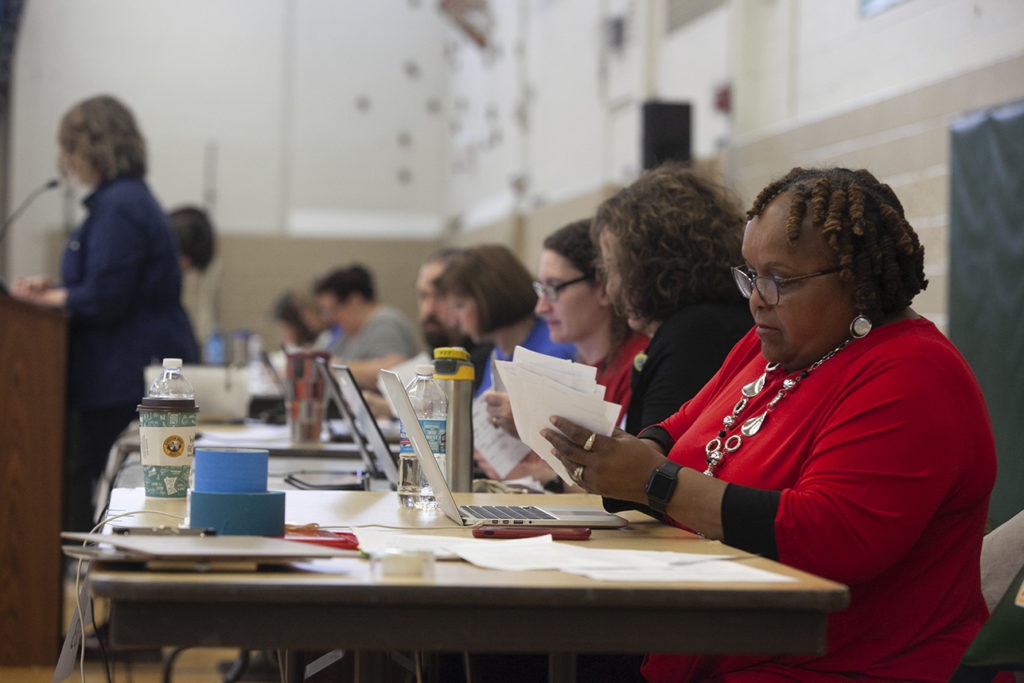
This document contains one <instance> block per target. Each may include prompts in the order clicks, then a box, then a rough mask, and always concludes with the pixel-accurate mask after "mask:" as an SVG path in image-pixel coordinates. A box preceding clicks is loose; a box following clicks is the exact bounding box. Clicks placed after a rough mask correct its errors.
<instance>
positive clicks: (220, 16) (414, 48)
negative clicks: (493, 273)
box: [5, 0, 1024, 277]
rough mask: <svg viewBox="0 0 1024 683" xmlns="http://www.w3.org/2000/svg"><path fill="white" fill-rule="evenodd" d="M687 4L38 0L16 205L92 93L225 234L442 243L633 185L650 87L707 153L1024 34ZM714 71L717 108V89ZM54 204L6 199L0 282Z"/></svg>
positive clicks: (156, 177)
mask: <svg viewBox="0 0 1024 683" xmlns="http://www.w3.org/2000/svg"><path fill="white" fill-rule="evenodd" d="M680 1H686V0H493V1H492V2H491V3H490V9H491V13H492V18H493V25H492V27H491V31H490V47H489V48H488V49H487V50H481V49H479V48H478V47H476V46H475V45H474V44H472V43H471V42H470V41H469V40H468V38H466V37H465V35H464V34H462V33H460V32H459V31H458V30H456V29H455V28H454V25H453V23H452V22H451V21H450V20H449V19H448V18H446V17H442V16H441V14H440V13H439V11H438V9H437V3H436V2H434V1H433V0H373V1H371V2H367V1H365V0H146V1H145V2H138V0H32V2H28V3H26V4H25V10H24V13H23V17H22V25H21V30H20V35H19V37H18V45H17V51H16V55H15V64H14V84H13V92H12V102H13V105H12V106H13V109H12V118H11V137H12V149H11V159H10V166H9V177H10V188H9V195H8V204H9V206H13V205H15V204H16V203H17V202H18V201H20V199H21V198H23V197H25V196H26V195H27V194H28V193H29V192H30V191H31V189H32V188H34V187H36V186H37V185H38V184H40V183H41V182H43V181H44V180H45V179H47V178H49V177H52V175H53V174H54V162H55V157H56V144H55V131H56V128H57V124H58V121H59V117H60V116H61V114H62V113H63V112H64V111H65V110H66V109H67V107H68V106H70V105H71V104H73V103H74V102H75V101H77V100H78V99H80V98H82V97H86V96H90V95H93V94H96V93H99V92H110V93H112V94H114V95H116V96H118V97H121V98H123V99H124V100H125V101H126V102H127V103H128V104H129V105H130V106H132V107H133V109H134V110H135V112H136V114H137V116H138V118H139V121H140V124H141V126H142V129H143V131H144V133H145V134H146V136H147V138H148V141H149V145H150V151H151V175H150V180H151V183H152V185H153V187H154V189H155V191H156V192H157V194H158V196H159V197H160V199H161V200H162V201H163V203H164V204H165V206H168V207H170V206H173V205H175V204H178V203H182V202H203V201H204V200H211V201H213V202H214V203H215V209H216V210H215V214H214V215H215V219H216V221H217V224H218V227H220V228H221V229H222V230H224V231H226V232H235V233H244V234H283V235H291V234H296V235H302V234H306V235H339V236H342V237H362V236H366V235H367V234H368V233H370V234H372V236H374V237H380V236H389V235H394V236H416V235H425V236H431V237H436V236H437V235H439V234H441V231H442V228H443V226H444V225H445V223H446V222H447V221H449V220H450V219H458V220H459V222H461V224H462V226H463V227H464V228H465V229H472V228H473V227H474V226H477V225H486V224H487V223H489V222H496V221H501V220H503V219H505V218H507V217H508V216H509V215H511V214H513V213H514V212H516V211H531V210H533V209H535V208H537V207H539V206H543V205H545V204H547V205H550V204H552V203H558V202H565V201H567V200H570V199H571V198H572V197H574V196H582V195H585V194H587V193H593V192H594V191H596V190H600V189H601V188H602V187H604V186H606V185H608V184H615V183H626V182H629V181H630V180H632V179H633V178H634V177H635V176H636V174H637V173H638V172H639V140H640V128H639V117H638V110H639V106H640V104H641V103H642V102H643V101H644V100H645V99H648V98H651V97H657V98H661V99H667V100H677V99H678V100H689V101H691V102H692V103H693V105H694V112H693V117H694V119H693V120H694V130H693V134H694V135H693V149H694V152H695V154H696V156H697V157H698V158H706V157H709V156H712V155H714V154H715V153H716V152H717V150H718V149H719V145H720V144H721V142H722V141H723V139H725V140H727V141H729V143H730V144H736V143H737V142H739V143H746V142H749V141H750V140H751V139H757V138H758V136H762V135H768V134H771V133H772V132H778V131H779V130H787V129H791V128H794V127H797V126H800V125H803V124H805V123H807V122H808V121H814V120H821V119H822V118H824V117H826V116H829V115H835V114H836V113H839V112H842V111H845V110H848V109H852V108H854V107H858V106H863V105H864V104H865V103H868V102H872V101H878V100H882V99H885V98H887V97H891V96H892V95H893V94H894V93H898V92H901V91H905V90H907V89H912V88H917V87H921V86H922V85H923V84H927V83H931V82H936V81H939V80H941V79H943V78H947V77H949V76H950V75H953V74H956V73H961V72H966V71H967V70H969V69H975V68H979V67H982V66H985V65H986V64H992V63H995V62H997V61H999V60H1001V59H1005V58H1006V57H1008V56H1013V55H1018V54H1020V53H1021V51H1022V50H1024V41H1022V40H1021V38H1020V36H1022V35H1024V2H1020V0H905V2H902V3H899V4H897V5H895V6H894V7H892V8H889V9H887V10H885V11H883V12H882V13H880V14H878V15H876V16H874V17H871V18H862V17H861V16H860V14H859V12H858V8H859V3H858V0H827V1H824V2H819V1H811V0H731V2H728V3H727V4H726V5H724V7H723V8H719V9H717V10H713V11H711V12H708V13H706V14H704V15H702V16H699V17H698V18H697V19H695V20H693V21H691V22H690V23H688V24H685V25H683V26H682V27H680V28H678V29H677V30H675V31H673V32H672V33H670V34H665V33H664V31H663V26H664V18H663V15H664V12H665V9H666V5H667V3H669V2H680ZM616 16H621V17H624V18H625V20H626V41H625V44H624V45H623V46H622V48H621V49H618V50H612V49H611V48H610V47H609V46H608V44H607V39H606V37H605V23H606V21H607V20H608V19H609V18H611V17H616ZM410 63H415V64H416V70H415V74H413V75H410V72H409V68H408V67H407V64H410ZM725 83H729V84H731V86H732V92H733V114H732V116H731V117H725V116H723V115H721V114H720V113H718V112H716V111H715V110H714V108H713V102H712V99H711V98H712V95H713V92H714V89H715V88H717V87H719V86H720V85H722V84H725ZM361 97H365V98H367V101H368V102H369V107H368V108H365V109H361V108H360V107H359V106H358V102H359V101H360V100H359V98H361ZM400 138H401V140H402V141H400ZM403 141H404V142H403ZM214 155H215V157H216V166H215V168H214V167H213V166H212V163H211V162H212V157H213V156H214ZM402 174H406V175H404V176H403V177H406V178H408V179H409V180H411V182H404V181H403V180H402V179H401V178H400V175H402ZM515 178H525V179H526V181H527V183H526V186H525V193H524V194H522V195H520V194H518V193H517V191H516V189H514V187H513V184H512V182H511V181H512V180H513V179H515ZM76 210H77V209H76ZM64 212H65V209H64V206H63V202H62V197H61V194H60V193H59V192H53V193H49V194H48V195H46V196H44V197H41V198H40V199H39V201H38V202H36V203H35V204H34V205H33V206H32V207H31V209H29V211H27V212H26V213H25V214H24V215H23V216H22V217H21V219H20V221H19V223H18V224H17V225H16V226H15V227H14V229H13V230H12V232H11V234H10V236H9V243H8V245H7V246H8V260H7V266H8V269H7V272H6V273H5V274H6V276H7V277H12V276H15V275H20V274H26V273H32V272H38V271H40V270H41V269H42V268H43V267H44V265H45V264H46V260H45V250H46V248H45V244H44V241H43V239H42V237H41V235H42V234H43V233H44V232H45V231H46V230H52V229H54V228H56V227H57V226H60V225H61V224H62V223H63V222H64V220H65V218H64Z"/></svg>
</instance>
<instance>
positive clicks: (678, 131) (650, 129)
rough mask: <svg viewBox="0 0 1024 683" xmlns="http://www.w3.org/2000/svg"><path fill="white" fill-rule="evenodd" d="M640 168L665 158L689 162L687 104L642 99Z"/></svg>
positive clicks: (649, 166)
mask: <svg viewBox="0 0 1024 683" xmlns="http://www.w3.org/2000/svg"><path fill="white" fill-rule="evenodd" d="M643 155H644V158H643V162H644V170H645V171H646V170H649V169H652V168H654V167H656V166H658V165H660V164H662V163H664V162H666V161H669V160H671V161H679V162H682V163H686V164H688V163H690V160H691V157H690V104H689V103H688V102H645V103H644V105H643Z"/></svg>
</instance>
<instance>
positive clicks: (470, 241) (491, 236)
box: [452, 218, 516, 247]
mask: <svg viewBox="0 0 1024 683" xmlns="http://www.w3.org/2000/svg"><path fill="white" fill-rule="evenodd" d="M515 234H516V224H515V220H514V219H512V218H507V219H504V220H500V221H497V222H495V223H491V224H489V225H484V226H481V227H477V228H474V229H473V230H468V231H462V232H456V233H455V234H454V235H452V246H454V247H471V246H473V245H474V244H493V243H498V244H506V245H509V246H512V244H513V243H514V242H515Z"/></svg>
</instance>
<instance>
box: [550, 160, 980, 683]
mask: <svg viewBox="0 0 1024 683" xmlns="http://www.w3.org/2000/svg"><path fill="white" fill-rule="evenodd" d="M747 216H748V218H749V219H750V220H749V222H748V223H747V227H746V229H745V231H744V236H743V260H742V261H741V262H739V263H738V264H737V266H736V267H735V268H734V269H733V275H734V278H735V286H737V287H738V288H739V291H740V292H741V293H742V294H743V296H745V297H747V298H748V299H749V306H750V312H751V314H752V315H753V316H754V322H755V326H754V329H752V330H751V331H750V332H749V333H748V334H747V335H746V336H745V337H744V338H743V339H742V340H740V342H739V343H738V344H736V346H735V347H733V349H732V351H730V352H729V355H728V357H727V358H726V359H725V362H724V363H723V364H722V367H721V368H720V369H719V371H718V372H717V374H716V375H715V376H714V377H713V378H712V379H711V381H710V382H708V383H707V384H706V385H705V386H704V388H703V389H701V390H700V392H699V393H698V394H697V395H696V396H695V397H694V398H693V399H692V400H690V401H688V402H687V403H686V404H685V405H683V406H682V407H681V408H680V409H679V411H678V412H676V413H675V414H674V415H672V416H671V417H669V418H668V419H666V420H664V421H663V422H661V423H660V424H657V425H653V426H651V427H648V428H647V429H645V430H644V431H643V432H641V433H640V436H639V438H637V437H634V436H631V435H629V434H626V433H625V432H622V431H617V432H615V433H613V434H612V435H611V436H610V437H605V436H595V435H592V434H591V433H590V432H589V430H586V429H583V428H582V427H580V426H578V425H574V424H573V423H572V422H569V421H568V420H565V419H563V418H561V417H553V418H552V423H553V424H554V425H555V426H556V427H558V429H560V430H561V433H559V432H557V431H555V430H553V429H546V430H544V431H543V434H544V436H545V438H546V439H548V441H550V442H551V443H552V444H553V446H554V452H555V453H556V455H557V456H558V457H559V458H561V460H562V462H563V463H564V464H565V465H566V466H567V468H568V470H569V471H570V472H572V473H573V474H574V477H575V479H576V481H577V482H579V483H580V484H581V485H582V486H583V487H584V488H586V489H587V490H588V491H591V492H594V493H600V494H602V495H604V496H607V497H611V498H615V499H619V500H620V501H626V502H628V503H629V504H630V505H631V506H646V508H647V509H649V510H652V511H654V512H656V513H658V514H660V515H662V516H663V518H664V519H665V520H666V521H667V522H669V523H671V524H674V525H677V526H680V527H683V528H686V529H689V530H691V531H693V532H696V533H700V534H702V535H704V536H706V537H708V538H712V539H721V540H723V541H724V542H725V543H727V544H729V545H731V546H734V547H737V548H740V549H742V550H746V551H748V552H751V553H754V554H757V555H762V556H764V557H769V558H772V559H775V560H778V561H780V562H782V563H784V564H787V565H790V566H792V567H796V568H798V569H801V570H804V571H807V572H811V573H813V574H817V575H819V576H823V577H825V578H828V579H832V580H833V581H838V582H841V583H844V584H847V585H848V586H849V588H850V603H849V607H848V608H847V609H846V610H844V611H841V612H835V613H832V614H830V615H829V617H828V621H829V623H828V642H827V644H826V645H827V650H826V651H825V653H824V654H822V655H818V656H801V657H793V656H772V657H766V656H760V657H759V656H686V655H671V654H651V655H649V656H648V657H647V659H646V660H645V662H644V666H643V673H644V676H645V677H646V678H647V680H649V681H653V682H661V681H666V682H667V681H703V680H715V681H729V682H731V683H737V682H741V681H758V682H760V681H783V680H785V681H808V682H810V681H826V680H828V681H831V680H840V679H841V680H844V681H867V680H872V681H880V680H886V681H896V680H901V681H906V680H914V681H946V680H948V679H949V677H950V675H951V674H952V673H953V671H954V670H955V669H956V667H957V664H958V663H959V661H960V658H961V656H962V655H963V653H964V651H965V650H966V648H967V646H968V644H969V643H970V642H971V640H972V639H973V638H974V636H975V634H976V633H977V631H978V629H979V628H980V627H981V625H982V623H983V622H984V621H985V619H986V617H987V611H986V608H985V602H984V600H983V598H982V593H981V577H980V573H981V572H980V563H979V556H980V553H981V542H982V535H983V533H984V528H985V520H986V516H987V514H988V502H989V494H990V493H991V490H992V485H993V483H994V481H995V474H996V456H995V441H994V438H993V436H992V426H991V424H990V422H989V418H988V411H987V410H986V408H985V400H984V398H983V396H982V394H981V389H980V387H979V386H978V383H977V381H976V380H975V378H974V375H973V373H972V372H971V369H970V367H968V365H967V362H966V361H965V360H964V358H963V357H962V356H961V355H960V353H959V352H958V351H957V350H956V348H955V347H954V346H953V345H952V344H951V343H950V342H949V340H948V339H946V337H945V336H943V334H942V333H941V332H940V331H939V330H938V329H936V327H935V325H934V324H932V323H931V322H930V321H928V320H926V319H924V318H922V317H921V316H919V315H918V314H917V313H915V312H914V311H913V309H911V308H910V303H911V300H912V299H913V298H914V296H915V295H916V294H917V293H918V292H920V291H922V290H923V289H924V288H925V286H926V285H927V282H926V280H925V277H924V249H923V248H922V247H921V244H920V242H919V241H918V238H917V235H916V234H915V233H914V230H913V228H911V226H910V224H909V223H908V222H907V220H906V218H905V216H904V212H903V207H902V206H901V204H900V202H899V200H898V199H897V198H896V195H895V194H894V193H893V191H892V190H891V189H890V188H889V186H887V185H885V184H883V183H880V182H879V181H878V180H876V179H875V177H874V176H872V175H871V174H870V173H868V172H867V171H850V170H847V169H842V168H832V169H824V170H804V169H799V168H797V169H793V170H792V171H791V172H790V173H789V174H788V175H786V176H785V177H784V178H782V179H781V180H778V181H776V182H773V183H772V184H770V185H769V186H768V187H766V188H765V189H764V190H763V191H762V192H761V193H760V195H759V196H758V197H757V199H756V201H755V202H754V205H753V207H752V208H751V209H750V211H749V212H748V214H747ZM563 434H564V435H565V436H563ZM683 647H685V643H683ZM681 649H683V648H681ZM721 650H722V651H723V652H729V651H730V650H729V645H728V643H723V644H722V648H721Z"/></svg>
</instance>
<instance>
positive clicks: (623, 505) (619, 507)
mask: <svg viewBox="0 0 1024 683" xmlns="http://www.w3.org/2000/svg"><path fill="white" fill-rule="evenodd" d="M601 502H602V504H603V505H604V509H605V510H607V511H608V512H622V511H623V510H639V511H640V512H642V513H644V514H645V515H650V516H651V517H654V518H655V519H658V520H661V521H662V522H664V521H665V515H663V514H661V513H660V512H655V511H654V510H653V509H652V508H650V507H648V506H646V505H643V504H641V503H634V502H633V501H631V500H619V499H618V498H605V497H602V498H601Z"/></svg>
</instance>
